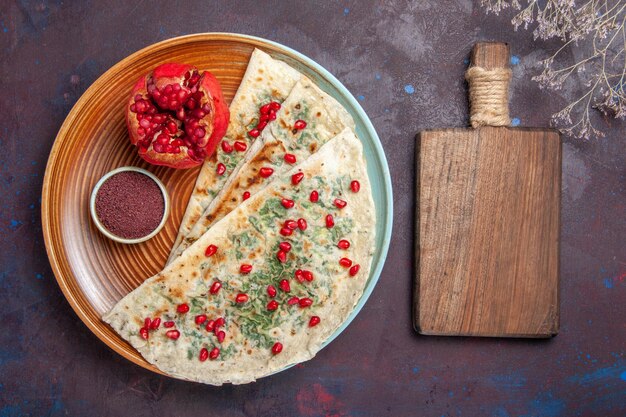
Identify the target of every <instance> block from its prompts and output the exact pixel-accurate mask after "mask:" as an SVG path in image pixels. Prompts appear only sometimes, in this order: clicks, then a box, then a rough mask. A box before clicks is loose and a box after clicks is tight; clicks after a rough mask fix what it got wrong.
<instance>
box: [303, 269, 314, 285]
mask: <svg viewBox="0 0 626 417" xmlns="http://www.w3.org/2000/svg"><path fill="white" fill-rule="evenodd" d="M302 276H304V279H305V280H307V281H308V282H311V281H313V272H311V271H307V270H306V269H305V270H304V271H302Z"/></svg>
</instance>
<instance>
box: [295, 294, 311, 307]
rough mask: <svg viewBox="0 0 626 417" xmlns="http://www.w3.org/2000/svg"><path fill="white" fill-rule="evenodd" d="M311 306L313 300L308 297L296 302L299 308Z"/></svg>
mask: <svg viewBox="0 0 626 417" xmlns="http://www.w3.org/2000/svg"><path fill="white" fill-rule="evenodd" d="M312 304H313V300H311V299H310V298H308V297H305V298H301V299H300V301H298V305H300V308H306V307H311V305H312Z"/></svg>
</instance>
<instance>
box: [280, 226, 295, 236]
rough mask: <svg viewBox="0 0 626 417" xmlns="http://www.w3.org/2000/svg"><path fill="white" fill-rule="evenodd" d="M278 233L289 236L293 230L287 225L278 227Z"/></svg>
mask: <svg viewBox="0 0 626 417" xmlns="http://www.w3.org/2000/svg"><path fill="white" fill-rule="evenodd" d="M280 234H281V235H282V236H291V235H292V234H293V230H291V229H290V228H288V227H283V228H282V229H280Z"/></svg>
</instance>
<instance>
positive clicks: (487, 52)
mask: <svg viewBox="0 0 626 417" xmlns="http://www.w3.org/2000/svg"><path fill="white" fill-rule="evenodd" d="M509 57H510V50H509V45H508V44H506V43H502V42H479V43H477V44H476V45H474V49H472V54H471V65H470V68H469V69H468V70H467V72H466V74H465V78H466V79H467V81H468V83H469V94H470V122H471V125H472V127H474V128H476V127H480V126H509V125H510V123H511V120H510V118H509V104H508V101H509V81H510V79H511V70H510V68H509V60H510V58H509Z"/></svg>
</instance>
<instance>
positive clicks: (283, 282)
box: [278, 279, 291, 292]
mask: <svg viewBox="0 0 626 417" xmlns="http://www.w3.org/2000/svg"><path fill="white" fill-rule="evenodd" d="M278 286H279V287H280V289H281V290H283V291H285V292H291V285H289V281H287V280H286V279H281V280H280V282H279V283H278Z"/></svg>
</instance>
